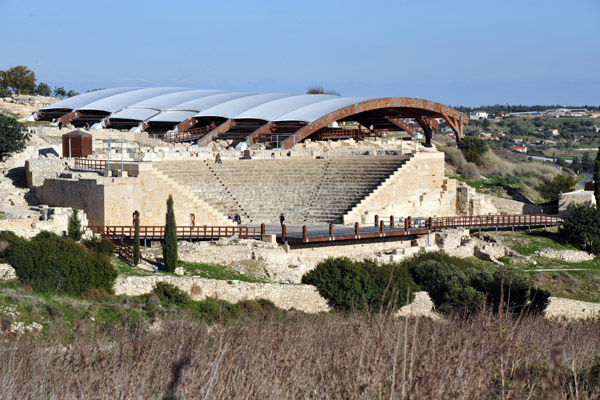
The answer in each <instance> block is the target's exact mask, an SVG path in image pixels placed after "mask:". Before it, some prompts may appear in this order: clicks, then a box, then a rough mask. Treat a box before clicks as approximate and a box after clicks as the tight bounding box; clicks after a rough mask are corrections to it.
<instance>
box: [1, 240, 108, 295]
mask: <svg viewBox="0 0 600 400" xmlns="http://www.w3.org/2000/svg"><path fill="white" fill-rule="evenodd" d="M5 238H6V239H7V242H8V243H9V244H8V246H7V247H6V249H5V251H4V255H3V256H4V258H5V259H6V260H7V261H8V262H9V263H10V264H11V265H12V266H13V268H14V269H15V271H16V273H17V276H18V278H19V280H20V281H21V282H23V283H24V284H26V285H29V286H30V287H31V288H32V289H34V290H37V291H40V292H53V291H56V292H64V293H69V294H74V295H81V294H83V293H85V292H86V291H88V290H90V289H104V290H106V291H107V292H110V291H112V286H113V284H114V281H115V278H116V277H117V271H116V270H115V268H114V267H113V266H112V264H111V263H110V261H109V259H108V258H107V257H106V256H104V255H102V254H100V253H96V252H94V251H90V250H88V249H87V248H86V247H85V246H82V245H81V244H78V243H76V242H74V241H73V240H71V239H69V238H63V237H60V236H58V235H55V234H53V233H50V232H42V233H40V234H38V235H37V236H35V237H34V238H33V239H31V240H26V239H14V238H10V237H7V236H5Z"/></svg>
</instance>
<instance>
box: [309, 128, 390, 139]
mask: <svg viewBox="0 0 600 400" xmlns="http://www.w3.org/2000/svg"><path fill="white" fill-rule="evenodd" d="M384 132H385V133H386V134H387V130H386V129H376V130H373V131H371V130H369V129H324V130H321V131H318V132H317V133H315V134H314V135H313V136H314V138H315V139H350V138H352V139H363V138H366V137H381V136H382V135H383V133H384Z"/></svg>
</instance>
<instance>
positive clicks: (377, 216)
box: [375, 214, 379, 226]
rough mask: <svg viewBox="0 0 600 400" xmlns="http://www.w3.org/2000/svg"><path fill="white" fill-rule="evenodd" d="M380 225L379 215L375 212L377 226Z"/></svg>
mask: <svg viewBox="0 0 600 400" xmlns="http://www.w3.org/2000/svg"><path fill="white" fill-rule="evenodd" d="M377 225H379V215H377V214H375V226H377Z"/></svg>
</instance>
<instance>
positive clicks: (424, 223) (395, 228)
mask: <svg viewBox="0 0 600 400" xmlns="http://www.w3.org/2000/svg"><path fill="white" fill-rule="evenodd" d="M386 222H387V223H386ZM561 222H562V217H561V216H560V215H554V214H518V215H476V216H468V217H438V218H434V217H430V218H411V217H407V218H395V217H393V216H390V217H387V218H380V217H379V216H377V215H376V216H375V218H374V224H373V225H370V224H369V225H367V226H366V227H364V226H363V227H361V226H360V224H359V223H358V222H357V223H355V224H354V227H353V228H350V227H336V226H334V225H333V224H330V225H329V230H328V234H326V235H324V234H323V233H322V231H323V229H322V227H321V228H319V231H318V232H315V231H313V232H309V230H308V227H307V226H306V225H304V226H303V227H302V236H301V237H298V236H294V235H289V234H288V233H287V227H286V226H285V225H283V226H282V227H281V237H280V238H279V240H280V242H282V243H286V242H288V243H296V244H297V243H318V242H333V241H340V240H357V239H373V238H383V237H394V236H409V235H411V236H412V235H425V234H428V233H431V232H433V231H440V230H444V229H457V228H464V229H476V228H479V229H483V228H496V229H504V228H513V229H514V228H518V227H528V228H531V227H540V226H543V227H547V226H556V225H559V224H560V223H561Z"/></svg>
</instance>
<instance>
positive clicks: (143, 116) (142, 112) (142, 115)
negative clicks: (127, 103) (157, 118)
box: [109, 108, 160, 122]
mask: <svg viewBox="0 0 600 400" xmlns="http://www.w3.org/2000/svg"><path fill="white" fill-rule="evenodd" d="M159 112H160V111H158V110H155V109H153V108H126V109H124V110H123V111H119V112H118V113H115V114H113V115H111V116H110V118H109V120H112V119H131V120H134V121H140V122H141V121H145V120H147V119H148V118H150V117H152V116H153V115H156V114H158V113H159Z"/></svg>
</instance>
